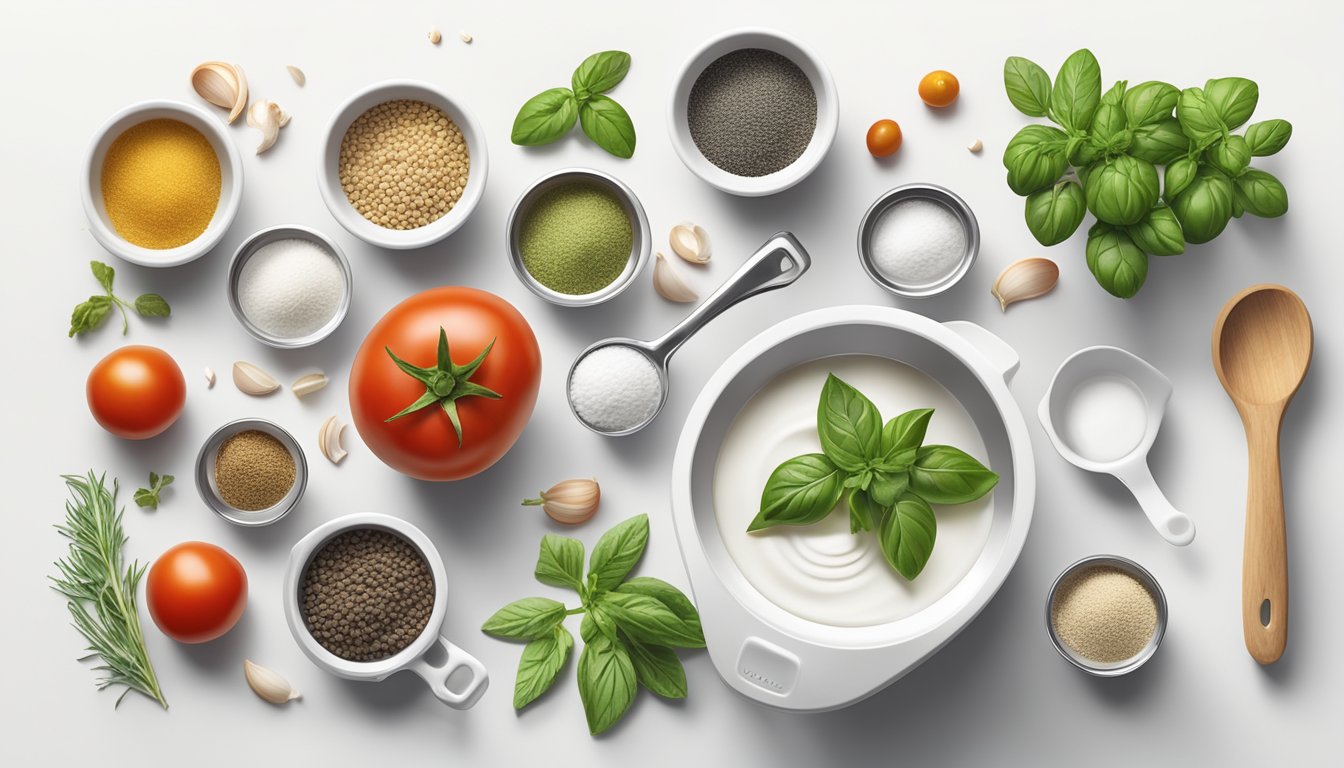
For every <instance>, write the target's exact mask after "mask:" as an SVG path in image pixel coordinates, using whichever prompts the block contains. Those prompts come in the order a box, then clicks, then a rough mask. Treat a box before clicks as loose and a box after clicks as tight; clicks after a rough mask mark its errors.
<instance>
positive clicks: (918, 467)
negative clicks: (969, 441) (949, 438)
mask: <svg viewBox="0 0 1344 768" xmlns="http://www.w3.org/2000/svg"><path fill="white" fill-rule="evenodd" d="M998 482H999V476H998V475H997V474H995V473H993V472H991V471H989V469H987V468H986V467H985V466H984V465H983V464H981V463H980V462H979V461H976V459H975V457H973V456H971V455H970V454H968V453H966V452H965V451H963V450H961V449H959V448H953V447H952V446H950V445H926V446H924V447H923V448H920V449H919V455H918V456H916V457H915V463H914V466H912V467H911V468H910V490H911V491H913V492H914V493H916V494H918V495H919V496H920V497H921V498H923V499H924V500H925V501H927V502H929V503H930V504H965V503H967V502H969V501H975V500H976V499H978V498H980V497H981V496H984V495H985V494H987V493H989V492H990V491H991V490H993V489H994V486H995V485H997V484H998Z"/></svg>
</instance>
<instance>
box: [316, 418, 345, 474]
mask: <svg viewBox="0 0 1344 768" xmlns="http://www.w3.org/2000/svg"><path fill="white" fill-rule="evenodd" d="M345 427H346V425H345V424H342V423H341V422H340V421H338V420H337V419H336V417H335V416H332V417H331V418H329V419H327V420H326V421H324V422H322V428H321V429H319V430H318V432H317V447H318V448H319V449H320V450H321V451H322V455H323V456H326V457H327V461H330V462H331V463H332V464H340V463H341V460H342V459H344V458H345V457H346V456H348V455H349V451H347V450H345V448H344V446H342V445H341V436H342V435H344V434H345Z"/></svg>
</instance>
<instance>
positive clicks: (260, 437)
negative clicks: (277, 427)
mask: <svg viewBox="0 0 1344 768" xmlns="http://www.w3.org/2000/svg"><path fill="white" fill-rule="evenodd" d="M295 476H296V473H295V466H294V457H293V456H291V455H290V453H289V450H288V449H286V448H285V445H284V443H281V442H280V441H279V440H277V439H276V438H275V437H274V436H272V435H269V434H267V433H265V432H262V431H261V430H258V429H248V430H244V431H242V432H239V433H238V434H236V435H234V436H233V437H230V438H229V439H228V440H225V441H224V443H223V444H222V445H220V446H219V452H218V453H217V454H216V455H215V487H217V488H218V489H219V497H220V498H221V499H223V500H224V503H225V504H228V505H229V506H231V507H233V508H234V509H241V510H243V511H244V512H256V511H258V510H262V509H270V508H271V507H274V506H275V505H276V504H279V503H280V501H281V499H283V498H285V496H286V495H287V494H288V493H289V489H290V488H293V487H294V478H295Z"/></svg>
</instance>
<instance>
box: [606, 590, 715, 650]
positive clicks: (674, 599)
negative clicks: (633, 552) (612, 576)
mask: <svg viewBox="0 0 1344 768" xmlns="http://www.w3.org/2000/svg"><path fill="white" fill-rule="evenodd" d="M616 591H617V592H624V593H626V594H632V595H645V596H647V597H652V598H653V599H655V600H657V601H659V602H660V603H662V604H663V605H665V606H667V609H668V610H669V611H671V612H672V613H673V614H674V615H675V616H676V617H677V618H678V619H681V620H682V622H684V623H685V624H686V626H687V627H688V628H690V630H691V631H692V632H694V633H695V634H696V635H699V636H700V637H701V638H702V640H703V637H704V634H703V631H702V630H701V628H700V612H699V611H697V610H696V609H695V605H694V604H693V603H691V601H690V598H688V597H686V595H685V594H683V593H682V591H681V590H680V589H677V588H676V587H674V586H672V585H671V584H668V583H667V582H666V581H663V580H662V579H655V578H653V577H652V576H636V577H635V578H633V579H631V580H629V581H627V582H625V583H624V584H622V585H620V586H619V587H617V588H616Z"/></svg>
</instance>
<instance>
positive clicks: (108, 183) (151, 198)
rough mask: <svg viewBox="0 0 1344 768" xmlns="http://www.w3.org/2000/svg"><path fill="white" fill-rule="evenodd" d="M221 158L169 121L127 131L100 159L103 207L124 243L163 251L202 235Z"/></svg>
mask: <svg viewBox="0 0 1344 768" xmlns="http://www.w3.org/2000/svg"><path fill="white" fill-rule="evenodd" d="M220 186H221V182H220V170H219V157H218V156H217V155H216V154H215V149H214V147H212V146H211V145H210V141H209V140H208V139H206V138H205V136H203V135H202V134H201V132H200V131H198V130H196V129H195V128H192V127H191V126H189V125H187V124H186V123H183V122H180V121H178V120H171V119H168V118H161V119H157V120H146V121H145V122H143V123H139V124H138V125H133V126H131V127H130V128H127V129H126V130H125V131H124V132H122V134H121V135H120V136H118V137H117V138H116V139H115V140H114V141H113V142H112V145H111V146H109V147H108V148H107V156H106V158H104V160H103V171H102V188H103V207H104V208H106V209H107V218H108V219H110V220H111V222H112V228H113V229H114V230H116V232H117V234H118V235H119V236H121V238H122V239H123V240H125V241H126V242H128V243H131V244H133V245H138V246H140V247H142V248H153V249H156V250H163V249H167V248H176V247H178V246H179V245H186V244H187V243H190V242H191V241H192V240H195V239H196V238H198V237H200V236H201V233H202V232H204V231H205V228H206V227H207V226H209V225H210V220H211V219H212V218H214V216H215V209H216V208H218V207H219V190H220Z"/></svg>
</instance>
